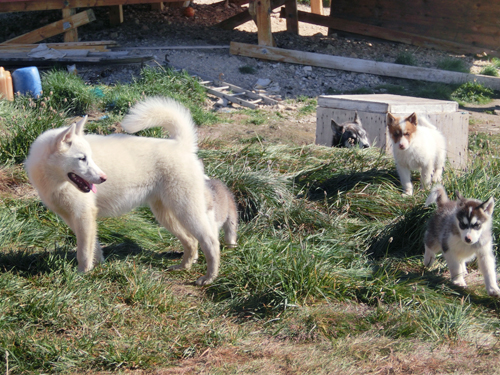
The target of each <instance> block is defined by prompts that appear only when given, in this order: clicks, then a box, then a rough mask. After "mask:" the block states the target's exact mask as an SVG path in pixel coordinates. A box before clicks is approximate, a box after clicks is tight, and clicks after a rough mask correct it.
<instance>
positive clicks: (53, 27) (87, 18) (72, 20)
mask: <svg viewBox="0 0 500 375" xmlns="http://www.w3.org/2000/svg"><path fill="white" fill-rule="evenodd" d="M94 20H95V15H94V12H93V11H92V9H87V10H86V11H84V12H80V13H78V14H75V15H74V16H70V17H66V18H63V19H62V20H60V21H57V22H54V23H51V24H49V25H46V26H44V27H41V28H39V29H36V30H33V31H31V32H29V33H26V34H23V35H21V36H18V37H17V38H13V39H10V40H7V41H5V42H3V43H2V44H9V43H36V42H39V41H41V40H44V39H47V38H50V37H51V36H54V35H57V34H61V33H63V32H65V31H68V30H72V29H75V28H77V27H78V26H82V25H85V24H87V23H89V22H92V21H94Z"/></svg>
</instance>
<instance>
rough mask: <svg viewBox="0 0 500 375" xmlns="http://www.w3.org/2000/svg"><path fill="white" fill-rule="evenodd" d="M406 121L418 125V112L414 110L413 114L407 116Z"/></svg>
mask: <svg viewBox="0 0 500 375" xmlns="http://www.w3.org/2000/svg"><path fill="white" fill-rule="evenodd" d="M406 121H408V122H409V123H410V124H413V125H415V126H417V122H418V120H417V114H416V113H415V112H413V113H412V114H411V115H409V116H408V117H407V118H406Z"/></svg>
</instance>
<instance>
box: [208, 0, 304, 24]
mask: <svg viewBox="0 0 500 375" xmlns="http://www.w3.org/2000/svg"><path fill="white" fill-rule="evenodd" d="M289 1H290V0H289ZM291 1H295V0H291ZM283 4H285V0H271V9H275V8H278V7H280V6H282V5H283ZM251 20H252V16H251V15H250V12H249V10H248V9H246V10H244V11H243V12H241V13H238V14H236V15H234V16H232V17H229V18H228V19H226V20H224V21H222V22H219V23H218V24H217V25H216V26H217V27H220V28H221V29H224V30H233V29H234V28H236V27H238V26H240V25H242V24H244V23H245V22H248V21H251Z"/></svg>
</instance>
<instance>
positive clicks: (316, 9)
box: [311, 0, 323, 15]
mask: <svg viewBox="0 0 500 375" xmlns="http://www.w3.org/2000/svg"><path fill="white" fill-rule="evenodd" d="M311 13H314V14H320V15H323V0H311Z"/></svg>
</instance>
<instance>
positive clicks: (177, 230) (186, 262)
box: [151, 203, 198, 270]
mask: <svg viewBox="0 0 500 375" xmlns="http://www.w3.org/2000/svg"><path fill="white" fill-rule="evenodd" d="M151 211H153V214H154V215H155V217H156V220H158V222H159V223H160V224H161V225H163V226H164V227H165V229H167V230H168V231H169V232H170V233H172V234H173V235H174V236H175V237H177V239H178V240H179V241H181V244H182V247H183V249H184V254H183V255H182V261H181V263H180V264H176V265H174V266H170V267H169V268H168V269H169V270H188V269H190V268H191V266H192V265H193V263H194V262H196V260H197V259H198V241H197V240H196V238H194V237H193V236H191V235H190V234H189V233H188V232H187V231H186V229H184V228H183V227H182V225H181V224H180V223H179V222H178V221H177V220H176V219H175V217H174V216H173V214H172V213H171V212H169V211H168V210H167V209H165V207H163V206H162V205H161V203H157V204H155V205H152V206H151Z"/></svg>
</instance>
